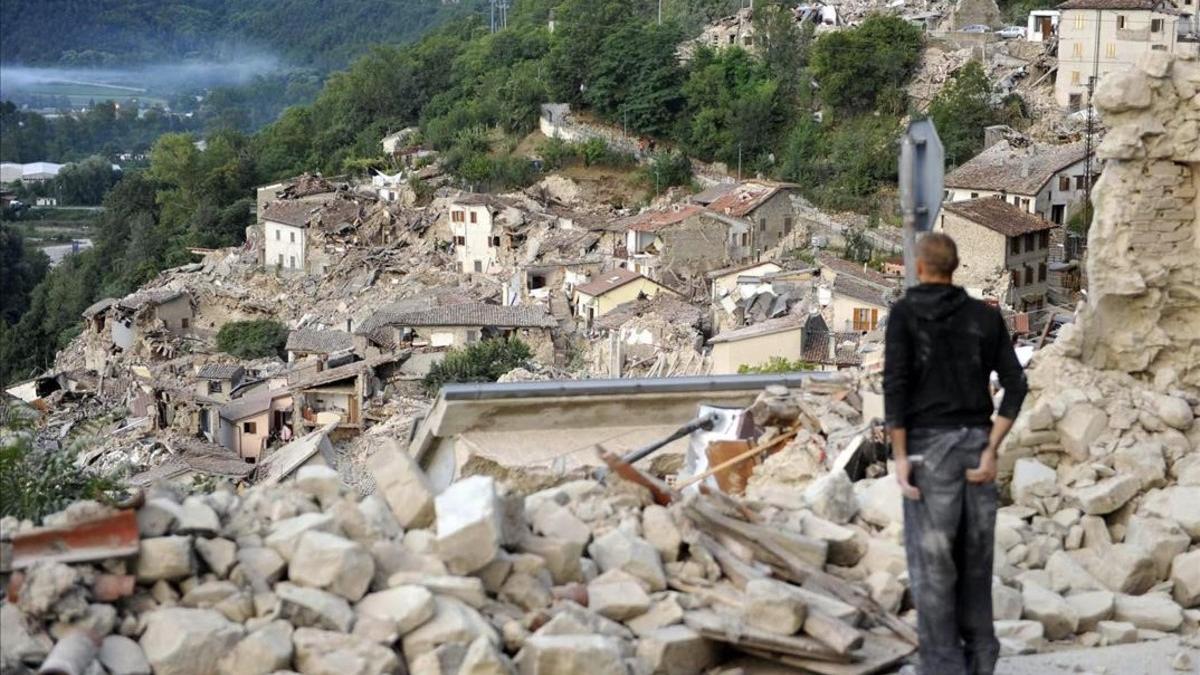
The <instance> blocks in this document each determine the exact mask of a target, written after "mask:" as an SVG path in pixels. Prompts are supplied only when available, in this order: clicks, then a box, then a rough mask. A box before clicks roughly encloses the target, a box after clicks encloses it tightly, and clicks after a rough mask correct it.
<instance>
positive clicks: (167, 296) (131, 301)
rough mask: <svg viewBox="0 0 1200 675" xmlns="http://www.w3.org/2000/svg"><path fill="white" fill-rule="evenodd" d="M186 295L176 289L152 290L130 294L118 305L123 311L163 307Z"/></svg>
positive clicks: (184, 292)
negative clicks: (166, 303)
mask: <svg viewBox="0 0 1200 675" xmlns="http://www.w3.org/2000/svg"><path fill="white" fill-rule="evenodd" d="M186 294H187V292H186V291H183V290H180V289H176V288H152V289H149V290H145V291H137V292H136V293H130V294H129V295H127V296H125V297H123V298H121V299H120V300H119V301H117V305H118V306H119V307H121V308H122V309H132V310H138V309H142V308H143V307H149V306H155V305H161V304H163V303H164V302H170V301H171V300H174V299H175V298H178V297H179V296H181V295H186ZM89 309H90V308H89Z"/></svg>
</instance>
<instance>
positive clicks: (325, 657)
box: [292, 628, 401, 675]
mask: <svg viewBox="0 0 1200 675" xmlns="http://www.w3.org/2000/svg"><path fill="white" fill-rule="evenodd" d="M292 642H293V644H294V645H295V648H296V670H297V671H298V672H299V673H300V674H301V675H374V674H376V673H378V674H380V675H384V674H395V673H399V672H400V669H401V666H400V661H399V659H397V658H396V654H395V653H394V652H393V651H392V650H390V649H388V648H387V647H384V646H382V645H379V644H376V643H374V642H371V641H370V640H368V639H366V638H363V637H359V636H357V635H347V634H345V633H334V632H332V631H326V630H318V629H315V628H297V629H296V632H295V634H293V636H292Z"/></svg>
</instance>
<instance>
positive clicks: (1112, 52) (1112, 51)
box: [1104, 42, 1117, 59]
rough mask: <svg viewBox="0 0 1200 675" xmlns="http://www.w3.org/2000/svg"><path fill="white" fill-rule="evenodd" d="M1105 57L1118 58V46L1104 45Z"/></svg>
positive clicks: (1112, 44) (1113, 44)
mask: <svg viewBox="0 0 1200 675" xmlns="http://www.w3.org/2000/svg"><path fill="white" fill-rule="evenodd" d="M1104 56H1105V57H1106V58H1110V59H1115V58H1117V45H1116V44H1115V43H1112V42H1110V43H1108V44H1106V45H1104Z"/></svg>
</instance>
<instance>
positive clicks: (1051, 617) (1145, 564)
mask: <svg viewBox="0 0 1200 675" xmlns="http://www.w3.org/2000/svg"><path fill="white" fill-rule="evenodd" d="M1198 83H1200V64H1197V62H1196V61H1194V60H1182V59H1180V60H1174V61H1172V59H1171V58H1170V57H1169V56H1167V55H1165V54H1164V55H1160V54H1151V55H1149V56H1148V57H1147V58H1146V59H1145V60H1144V61H1143V62H1142V63H1141V65H1140V67H1139V68H1138V69H1136V70H1132V71H1129V72H1126V73H1121V74H1117V75H1114V76H1113V77H1110V78H1106V79H1104V80H1103V81H1102V82H1101V85H1100V88H1099V89H1098V91H1097V94H1096V104H1097V106H1098V107H1099V108H1100V110H1101V112H1102V113H1103V114H1104V115H1105V119H1106V122H1107V123H1108V124H1110V125H1111V127H1112V131H1110V133H1109V134H1108V136H1107V138H1106V139H1105V141H1104V143H1103V144H1102V145H1101V147H1100V155H1101V157H1102V158H1103V159H1105V160H1106V165H1105V170H1104V175H1103V177H1102V178H1101V181H1102V185H1101V186H1099V187H1098V189H1097V194H1098V195H1100V197H1099V198H1098V199H1097V203H1096V207H1097V213H1096V217H1095V220H1094V221H1093V223H1092V226H1091V230H1090V232H1089V249H1090V250H1089V256H1088V270H1087V271H1088V276H1089V279H1090V285H1089V294H1088V299H1087V301H1086V302H1085V303H1084V304H1082V305H1081V307H1080V310H1079V312H1078V314H1077V316H1076V320H1075V322H1074V325H1072V326H1070V327H1069V328H1068V329H1067V330H1064V331H1062V332H1060V335H1059V339H1058V340H1057V341H1056V342H1055V343H1054V344H1053V345H1051V346H1050V347H1048V348H1046V349H1044V350H1042V351H1040V352H1038V353H1037V354H1036V355H1035V357H1034V360H1033V363H1032V365H1031V366H1030V368H1029V370H1028V378H1029V384H1030V396H1029V398H1028V399H1027V400H1026V403H1025V407H1024V411H1023V413H1022V415H1021V416H1020V417H1019V418H1018V420H1017V422H1016V425H1015V426H1014V429H1013V433H1012V435H1011V440H1010V442H1009V443H1007V445H1006V447H1005V448H1003V449H1002V452H1001V455H1000V462H1001V471H1002V474H1005V475H1007V483H1008V489H1009V492H1010V495H1011V499H1012V502H1013V504H1012V506H1008V507H1005V508H1002V509H1001V512H1000V517H999V518H998V521H997V526H996V542H997V543H996V556H997V559H996V571H997V575H998V577H999V579H1000V580H1001V581H1002V582H1003V585H1000V584H997V586H996V590H995V593H994V596H995V598H996V600H997V615H998V617H999V618H1003V619H1004V620H1005V621H1006V623H1005V624H1004V625H1005V629H1004V630H1005V633H1006V637H1007V639H1008V640H1009V641H1010V642H1011V643H1013V644H1015V645H1021V646H1022V648H1035V645H1034V644H1030V640H1029V638H1030V637H1034V636H1036V635H1037V633H1038V632H1039V631H1038V629H1037V626H1034V625H1032V624H1029V623H1028V622H1029V621H1033V622H1036V623H1037V624H1039V625H1040V627H1041V629H1042V630H1041V633H1042V634H1043V635H1044V637H1045V638H1048V639H1061V638H1065V637H1069V636H1071V635H1077V636H1078V637H1077V639H1078V640H1079V641H1080V642H1082V643H1083V644H1098V643H1109V644H1112V643H1119V642H1124V641H1130V640H1133V639H1138V638H1141V637H1144V635H1145V634H1151V635H1153V634H1156V633H1157V632H1159V631H1176V630H1180V629H1183V630H1185V631H1194V630H1195V623H1196V621H1197V620H1198V619H1200V609H1198V608H1200V564H1198V563H1200V549H1198V548H1197V543H1198V542H1200V453H1198V452H1197V448H1200V422H1197V416H1198V415H1200V359H1198V358H1197V354H1198V353H1200V352H1198V351H1197V349H1198V347H1197V345H1198V344H1200V343H1198V342H1197V340H1200V302H1198V301H1197V299H1196V298H1197V297H1200V295H1198V289H1200V255H1198V254H1197V250H1198V249H1197V248H1196V246H1195V237H1196V229H1195V222H1196V220H1195V219H1196V187H1195V176H1194V175H1192V173H1193V171H1194V168H1195V167H1196V164H1195V162H1196V161H1197V160H1198V159H1200V151H1198V146H1197V140H1196V133H1195V131H1196V124H1197V120H1198V119H1200V114H1198V113H1197V109H1196V107H1195V104H1194V97H1195V95H1196V91H1197V86H1198ZM1188 163H1190V164H1188ZM1001 613H1003V616H1000V615H1001Z"/></svg>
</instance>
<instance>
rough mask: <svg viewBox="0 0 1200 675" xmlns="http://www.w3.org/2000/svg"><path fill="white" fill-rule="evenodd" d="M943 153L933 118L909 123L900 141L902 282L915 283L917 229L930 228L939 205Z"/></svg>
mask: <svg viewBox="0 0 1200 675" xmlns="http://www.w3.org/2000/svg"><path fill="white" fill-rule="evenodd" d="M945 171H946V153H945V150H944V149H943V148H942V140H941V139H940V138H938V135H937V129H935V128H934V126H933V120H929V119H924V120H918V121H916V122H909V124H908V129H907V130H905V132H904V137H903V138H902V139H901V141H900V212H901V214H902V215H903V216H904V281H905V286H913V285H915V284H916V283H917V261H916V257H915V255H916V241H917V233H918V232H928V231H930V230H932V229H933V226H934V223H935V222H936V220H937V216H938V212H939V211H940V210H941V208H942V192H943V190H944V189H945V183H944V178H945Z"/></svg>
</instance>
